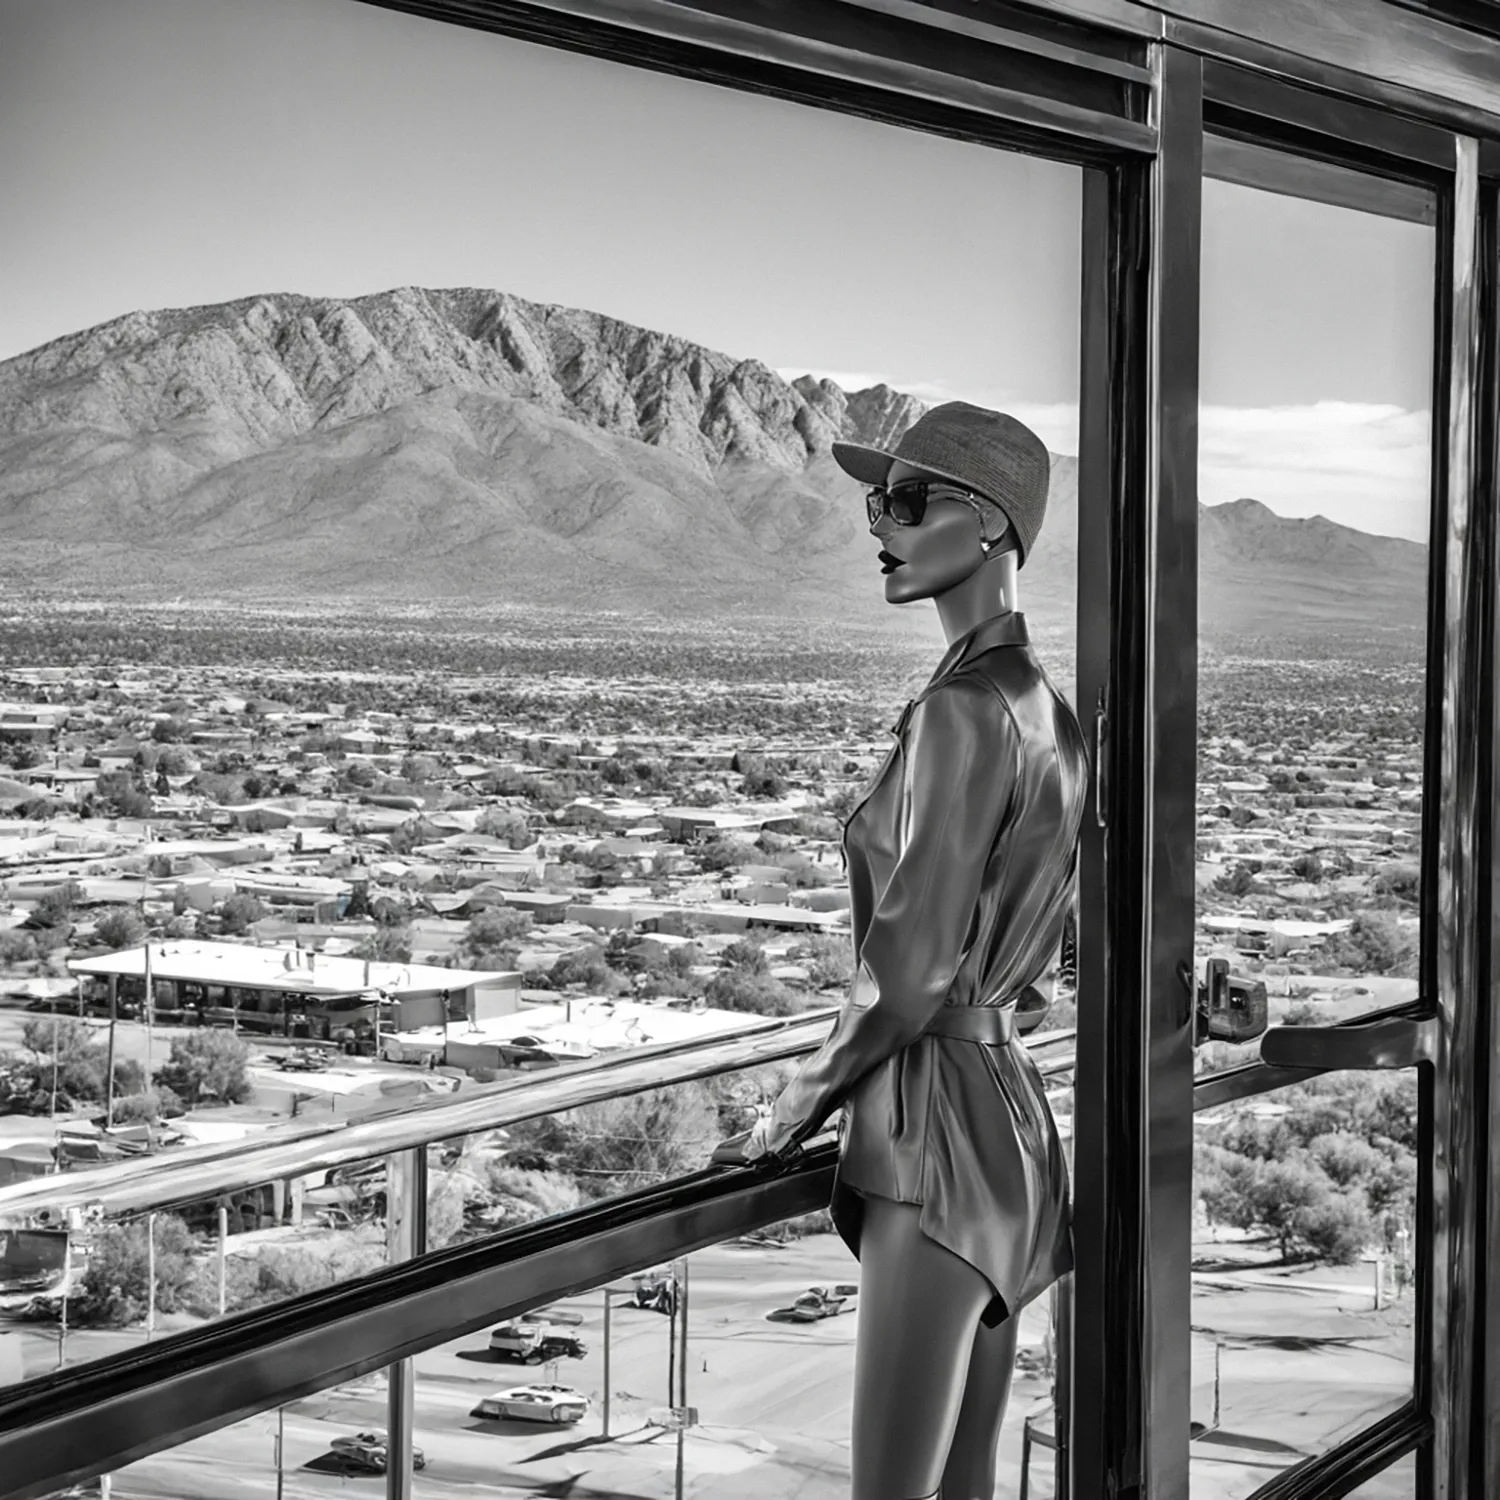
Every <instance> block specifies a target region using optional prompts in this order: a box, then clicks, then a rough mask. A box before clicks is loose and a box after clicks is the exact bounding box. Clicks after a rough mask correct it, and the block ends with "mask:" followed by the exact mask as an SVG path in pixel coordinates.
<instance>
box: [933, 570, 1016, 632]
mask: <svg viewBox="0 0 1500 1500" xmlns="http://www.w3.org/2000/svg"><path fill="white" fill-rule="evenodd" d="M933 603H934V604H936V605H937V612H938V619H939V620H941V621H942V625H943V634H944V635H945V636H947V638H948V644H949V645H950V646H951V645H952V644H953V643H954V641H956V640H958V639H959V638H960V637H961V636H966V635H967V634H968V633H969V632H970V631H971V630H973V629H974V628H975V626H977V625H982V624H983V623H984V622H985V621H986V620H993V619H994V618H995V617H996V616H997V615H1008V614H1010V613H1011V611H1012V610H1016V609H1019V608H1020V596H1019V593H1018V591H1017V587H1016V554H1015V549H1014V548H1011V547H1007V548H1006V549H1005V551H1003V552H997V553H996V554H995V555H994V556H993V557H990V558H987V559H986V560H985V561H984V562H982V563H980V565H979V566H978V567H977V568H975V569H974V571H973V572H972V573H970V574H969V576H968V577H967V578H965V579H964V581H963V582H962V583H956V584H954V585H953V587H952V588H951V589H944V590H943V592H942V593H941V594H938V595H936V596H935V597H934V599H933Z"/></svg>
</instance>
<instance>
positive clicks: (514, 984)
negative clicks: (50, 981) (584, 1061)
mask: <svg viewBox="0 0 1500 1500" xmlns="http://www.w3.org/2000/svg"><path fill="white" fill-rule="evenodd" d="M150 950H151V989H152V992H153V994H152V1007H153V1014H154V1015H155V1016H156V1017H157V1018H158V1019H162V1020H166V1019H169V1018H170V1019H178V1020H183V1021H190V1020H194V1019H196V1020H199V1021H202V1022H205V1023H215V1022H217V1023H221V1024H227V1025H233V1026H235V1027H236V1028H243V1029H246V1030H253V1031H263V1032H279V1033H280V1034H282V1035H284V1036H326V1035H328V1034H329V1030H330V1017H331V1016H333V1015H334V1014H335V1008H334V1007H332V1006H331V1002H335V1001H350V1000H356V1001H371V1002H374V1003H375V1004H376V1005H377V1006H379V1010H377V1012H376V1014H377V1015H378V1014H379V1011H389V1012H390V1013H391V1017H392V1021H393V1024H394V1025H395V1026H396V1027H397V1028H398V1029H403V1030H406V1029H410V1028H413V1027H419V1026H429V1025H442V1024H443V1021H444V1018H445V1016H446V1017H448V1018H450V1019H453V1018H456V1019H459V1020H465V1019H467V1020H470V1021H474V1022H481V1021H485V1020H489V1019H493V1018H495V1017H497V1016H503V1015H508V1014H510V1013H512V1012H514V1011H517V1010H519V1009H520V1005H521V976H520V974H519V973H518V972H516V971H513V970H473V969H445V968H439V967H437V966H436V965H431V964H415V963H413V964H398V963H381V962H378V961H375V960H369V959H358V958H347V957H342V956H338V957H335V956H330V955H328V954H319V953H315V952H313V951H312V950H310V949H299V948H285V947H278V948H255V947H250V946H248V945H246V944H240V943H209V942H191V941H173V942H166V943H152V944H151V945H150ZM68 967H69V969H71V970H72V972H73V973H75V974H77V975H79V976H80V978H81V979H82V980H83V996H82V998H83V1003H84V1004H85V1005H86V1006H90V1007H92V1008H94V1009H102V1010H104V1011H106V1012H108V1010H109V1009H110V1007H111V1006H112V1005H113V1006H114V1007H115V1008H116V1011H117V1013H123V1014H133V1013H139V1012H140V1011H141V1010H142V1009H143V1006H144V1001H145V990H146V982H145V974H146V950H145V947H144V946H142V947H138V948H126V949H124V950H122V951H121V952H118V953H109V954H103V955H101V956H99V957H97V958H83V959H75V960H73V961H72V962H70V963H69V965H68ZM382 1001H383V1002H385V1003H384V1004H383V1005H380V1002H382ZM356 1008H357V1007H356Z"/></svg>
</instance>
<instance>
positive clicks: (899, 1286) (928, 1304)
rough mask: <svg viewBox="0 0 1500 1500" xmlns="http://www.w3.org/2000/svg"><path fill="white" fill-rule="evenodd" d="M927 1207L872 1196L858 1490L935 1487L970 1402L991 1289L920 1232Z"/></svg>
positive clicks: (914, 1493) (858, 1380)
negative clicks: (970, 1385)
mask: <svg viewBox="0 0 1500 1500" xmlns="http://www.w3.org/2000/svg"><path fill="white" fill-rule="evenodd" d="M921 1214H922V1210H921V1208H920V1207H919V1206H918V1205H916V1204H912V1203H893V1202H890V1201H889V1200H888V1199H884V1198H873V1197H872V1198H867V1199H866V1200H865V1205H864V1218H863V1222H862V1224H861V1228H860V1244H859V1263H860V1277H859V1280H860V1288H859V1331H858V1335H857V1338H856V1342H855V1351H854V1424H853V1446H852V1452H851V1455H850V1468H851V1471H852V1475H853V1487H852V1497H853V1500H931V1497H935V1496H936V1495H937V1493H938V1485H939V1483H940V1482H941V1480H942V1478H943V1467H944V1464H945V1463H947V1461H948V1450H949V1446H950V1444H951V1443H952V1441H953V1435H954V1432H955V1430H956V1429H957V1427H958V1423H959V1415H960V1412H961V1410H962V1408H963V1406H964V1388H965V1384H966V1382H967V1380H968V1376H969V1370H970V1366H971V1363H972V1360H973V1354H974V1347H975V1334H976V1332H978V1331H981V1330H980V1323H979V1318H980V1315H981V1314H982V1313H983V1312H984V1309H985V1307H986V1306H987V1305H988V1303H989V1301H990V1298H991V1296H992V1295H993V1294H992V1291H991V1288H990V1284H989V1282H988V1281H986V1280H985V1279H984V1277H983V1276H981V1275H980V1274H979V1272H978V1271H976V1270H975V1269H974V1267H973V1266H971V1265H969V1263H968V1262H967V1261H965V1260H961V1259H960V1258H959V1257H958V1256H956V1255H954V1254H953V1253H952V1252H951V1251H949V1250H945V1249H944V1248H943V1247H942V1246H941V1245H938V1244H936V1243H934V1242H933V1241H932V1240H929V1239H928V1238H927V1237H926V1236H925V1235H924V1234H923V1233H922V1230H921ZM982 1331H986V1332H987V1331H988V1330H982ZM996 1331H997V1332H998V1330H996Z"/></svg>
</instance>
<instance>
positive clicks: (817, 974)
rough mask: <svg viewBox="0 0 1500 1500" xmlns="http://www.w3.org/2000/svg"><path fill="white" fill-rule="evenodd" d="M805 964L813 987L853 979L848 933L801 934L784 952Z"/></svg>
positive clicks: (792, 958) (848, 982)
mask: <svg viewBox="0 0 1500 1500" xmlns="http://www.w3.org/2000/svg"><path fill="white" fill-rule="evenodd" d="M787 956H788V957H789V958H790V959H791V960H792V961H793V962H794V963H799V964H803V965H805V966H806V968H807V975H808V979H809V981H810V982H811V984H812V986H813V988H814V989H820V990H823V989H832V988H835V987H843V986H846V985H850V984H852V983H853V982H854V944H853V942H852V941H851V940H850V939H849V938H848V937H830V936H828V935H826V934H824V933H821V932H815V933H812V934H811V935H810V936H808V937H806V938H804V939H803V940H802V941H801V942H800V943H799V944H798V945H797V946H796V947H795V948H793V949H792V951H791V952H790V953H789V954H788V955H787Z"/></svg>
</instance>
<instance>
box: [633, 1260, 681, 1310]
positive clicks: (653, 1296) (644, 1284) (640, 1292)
mask: <svg viewBox="0 0 1500 1500" xmlns="http://www.w3.org/2000/svg"><path fill="white" fill-rule="evenodd" d="M633 1280H634V1281H635V1305H636V1306H637V1307H649V1308H650V1309H651V1310H652V1311H653V1312H663V1313H671V1312H672V1311H673V1309H674V1308H675V1307H676V1305H677V1282H676V1279H675V1278H674V1277H673V1275H672V1272H671V1270H670V1268H668V1267H662V1268H659V1269H657V1270H653V1271H642V1272H641V1273H640V1275H638V1276H636V1277H634V1278H633Z"/></svg>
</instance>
